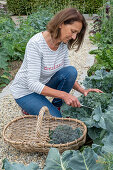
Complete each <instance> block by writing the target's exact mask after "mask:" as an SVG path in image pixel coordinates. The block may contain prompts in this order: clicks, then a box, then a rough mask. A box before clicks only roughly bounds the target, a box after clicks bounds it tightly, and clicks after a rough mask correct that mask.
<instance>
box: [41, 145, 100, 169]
mask: <svg viewBox="0 0 113 170" xmlns="http://www.w3.org/2000/svg"><path fill="white" fill-rule="evenodd" d="M97 159H98V158H97V155H96V154H95V153H94V151H93V150H92V149H91V148H86V149H84V151H83V152H82V153H81V152H80V151H74V150H67V151H65V152H63V154H62V155H60V153H59V151H58V149H55V148H51V149H50V151H49V153H48V156H47V159H46V166H45V168H44V170H50V169H51V170H52V169H54V170H78V169H79V170H100V169H101V170H103V165H101V164H97V163H96V160H97Z"/></svg>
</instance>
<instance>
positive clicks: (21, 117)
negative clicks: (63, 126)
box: [3, 115, 87, 147]
mask: <svg viewBox="0 0 113 170" xmlns="http://www.w3.org/2000/svg"><path fill="white" fill-rule="evenodd" d="M26 118H31V119H32V118H36V119H38V116H37V115H26V116H20V117H17V118H16V119H13V120H12V121H11V122H9V123H8V124H7V125H6V126H5V127H4V130H3V138H4V140H5V141H7V142H9V143H11V144H28V143H31V142H35V143H37V144H38V145H39V146H42V147H45V146H46V147H64V146H66V147H67V146H70V145H73V144H77V143H79V142H80V141H82V140H83V139H84V138H85V136H86V133H87V127H86V125H85V124H84V122H82V121H81V120H78V119H73V118H63V117H62V118H59V117H50V118H48V119H51V120H55V121H56V120H64V121H65V120H66V121H70V122H71V121H75V122H77V123H79V124H81V125H82V126H83V128H84V131H83V134H82V136H81V137H80V138H78V139H76V140H74V141H72V142H67V143H65V144H50V143H48V142H38V140H29V141H28V142H26V141H14V140H9V139H8V138H7V137H6V136H5V131H6V130H7V128H8V127H9V126H10V125H11V124H12V123H14V122H16V121H18V120H20V119H26Z"/></svg>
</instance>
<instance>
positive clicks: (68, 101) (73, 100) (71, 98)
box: [63, 93, 80, 107]
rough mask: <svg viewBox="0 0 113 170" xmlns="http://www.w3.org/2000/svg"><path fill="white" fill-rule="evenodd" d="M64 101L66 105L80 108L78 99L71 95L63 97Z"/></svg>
mask: <svg viewBox="0 0 113 170" xmlns="http://www.w3.org/2000/svg"><path fill="white" fill-rule="evenodd" d="M63 100H64V101H65V103H66V104H67V105H69V106H72V107H80V102H79V100H78V99H77V97H75V96H72V95H71V94H68V93H66V94H65V95H64V97H63Z"/></svg>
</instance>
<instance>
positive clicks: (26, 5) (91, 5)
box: [7, 0, 103, 15]
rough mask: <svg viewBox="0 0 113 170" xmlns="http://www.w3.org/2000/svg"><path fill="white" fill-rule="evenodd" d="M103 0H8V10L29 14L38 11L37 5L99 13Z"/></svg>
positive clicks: (15, 13) (57, 9)
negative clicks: (73, 8)
mask: <svg viewBox="0 0 113 170" xmlns="http://www.w3.org/2000/svg"><path fill="white" fill-rule="evenodd" d="M102 2H103V0H79V1H78V0H41V1H39V0H7V5H8V10H9V11H10V12H12V13H13V14H14V15H23V14H24V15H28V14H30V13H32V12H35V11H37V7H38V8H39V7H41V8H45V9H46V8H48V7H51V8H52V11H53V13H54V14H55V13H56V12H58V11H60V10H61V9H63V8H67V7H70V6H71V7H76V8H77V9H79V10H80V11H81V12H82V13H88V14H93V13H97V10H98V8H99V7H101V6H102Z"/></svg>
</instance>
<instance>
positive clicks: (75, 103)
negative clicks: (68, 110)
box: [41, 86, 80, 107]
mask: <svg viewBox="0 0 113 170" xmlns="http://www.w3.org/2000/svg"><path fill="white" fill-rule="evenodd" d="M41 94H42V95H44V96H50V97H56V98H60V99H62V100H64V101H65V103H66V104H67V105H70V106H72V107H80V102H79V100H78V99H77V97H75V96H72V95H71V94H69V93H66V92H64V91H60V90H55V89H53V88H50V87H48V86H45V87H44V88H43V90H42V92H41Z"/></svg>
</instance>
